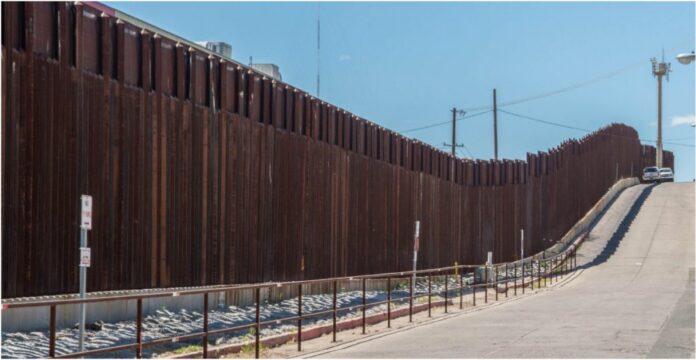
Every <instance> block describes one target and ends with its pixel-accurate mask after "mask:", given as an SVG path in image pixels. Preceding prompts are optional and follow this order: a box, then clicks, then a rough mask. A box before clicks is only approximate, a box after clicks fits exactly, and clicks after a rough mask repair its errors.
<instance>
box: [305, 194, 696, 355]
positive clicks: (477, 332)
mask: <svg viewBox="0 0 696 360" xmlns="http://www.w3.org/2000/svg"><path fill="white" fill-rule="evenodd" d="M694 219H695V214H694V183H671V184H660V185H657V186H650V185H638V186H634V187H631V188H629V189H626V190H625V191H624V192H622V193H621V194H620V195H619V196H618V197H617V198H616V199H615V201H614V202H613V203H612V204H611V205H610V207H609V208H608V209H607V210H606V211H605V213H604V214H603V215H602V216H601V218H600V219H599V220H598V222H597V224H596V225H595V227H594V228H593V230H592V232H591V234H590V237H589V239H588V240H587V241H586V243H585V244H584V245H583V246H582V247H581V248H580V249H579V251H578V272H577V273H576V274H574V275H572V276H571V277H569V279H568V280H567V281H565V282H564V283H561V285H560V286H558V287H555V288H553V289H551V290H549V291H544V292H540V293H538V294H535V295H533V296H529V297H526V298H522V299H519V300H518V301H513V302H509V303H503V304H501V305H500V306H496V307H492V308H490V309H485V310H482V311H478V312H473V313H466V314H461V315H459V316H454V317H452V318H448V319H444V320H442V321H438V322H436V323H431V324H426V325H423V326H419V327H415V328H412V329H408V330H404V331H399V332H397V333H394V334H390V335H387V336H382V337H376V338H372V339H366V340H364V341H359V342H354V343H350V344H346V345H345V346H341V347H340V348H338V349H337V350H335V351H330V352H322V353H320V354H317V355H318V356H319V357H322V358H324V357H330V358H472V357H474V358H638V357H651V358H693V357H694V336H695V335H694Z"/></svg>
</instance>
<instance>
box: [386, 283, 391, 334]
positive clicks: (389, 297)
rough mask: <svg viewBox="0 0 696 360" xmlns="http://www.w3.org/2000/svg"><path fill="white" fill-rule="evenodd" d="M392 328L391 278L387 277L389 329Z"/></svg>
mask: <svg viewBox="0 0 696 360" xmlns="http://www.w3.org/2000/svg"><path fill="white" fill-rule="evenodd" d="M390 327H391V277H387V328H390Z"/></svg>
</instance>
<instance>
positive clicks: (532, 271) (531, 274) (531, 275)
mask: <svg viewBox="0 0 696 360" xmlns="http://www.w3.org/2000/svg"><path fill="white" fill-rule="evenodd" d="M529 264H530V265H531V266H530V268H529V277H530V279H531V284H532V285H531V286H532V288H531V290H534V259H531V260H530V261H529Z"/></svg>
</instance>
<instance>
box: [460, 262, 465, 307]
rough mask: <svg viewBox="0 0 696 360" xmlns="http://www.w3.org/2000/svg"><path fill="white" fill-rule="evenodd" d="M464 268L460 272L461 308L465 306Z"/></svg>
mask: <svg viewBox="0 0 696 360" xmlns="http://www.w3.org/2000/svg"><path fill="white" fill-rule="evenodd" d="M463 270H464V269H463V268H462V273H461V274H459V310H461V309H463V308H464V271H463Z"/></svg>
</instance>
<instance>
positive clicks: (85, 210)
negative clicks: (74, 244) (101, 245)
mask: <svg viewBox="0 0 696 360" xmlns="http://www.w3.org/2000/svg"><path fill="white" fill-rule="evenodd" d="M80 204H81V206H80V208H81V215H80V264H79V266H80V299H84V298H85V293H86V291H87V268H88V267H89V266H90V265H91V263H92V259H91V257H92V256H91V255H92V252H91V251H90V248H88V247H87V231H88V230H92V197H91V196H89V195H82V196H81V197H80ZM85 317H86V307H85V303H81V304H80V351H84V349H85Z"/></svg>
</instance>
